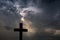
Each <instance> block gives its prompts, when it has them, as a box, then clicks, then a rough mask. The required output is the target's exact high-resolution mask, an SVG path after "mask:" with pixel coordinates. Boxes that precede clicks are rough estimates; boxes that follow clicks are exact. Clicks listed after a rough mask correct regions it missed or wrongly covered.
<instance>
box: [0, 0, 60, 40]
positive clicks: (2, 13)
mask: <svg viewBox="0 0 60 40" xmlns="http://www.w3.org/2000/svg"><path fill="white" fill-rule="evenodd" d="M15 2H18V3H19V5H22V8H25V7H28V6H33V7H35V6H36V7H37V8H38V9H42V10H43V12H42V13H36V14H28V15H27V16H26V19H28V20H29V21H31V22H32V23H33V24H34V26H35V27H36V28H38V30H40V29H44V28H45V27H48V28H55V29H60V27H59V26H60V19H59V18H60V1H59V0H8V1H7V0H0V27H2V28H7V29H8V30H9V29H11V28H14V27H16V26H17V25H16V23H19V19H20V15H19V14H17V12H16V7H14V6H13V5H14V4H15ZM0 29H1V28H0ZM3 30H5V29H3ZM41 31H43V30H41ZM2 33H3V34H2ZM7 33H8V34H7ZM0 36H1V37H0V39H1V40H5V39H6V40H10V39H11V40H18V36H17V35H16V34H15V33H13V32H4V31H2V32H0ZM5 36H6V37H5ZM12 36H13V37H12ZM57 37H59V36H57ZM15 38H16V39H15ZM54 39H55V37H53V36H51V34H48V33H45V32H43V33H39V32H38V33H36V35H34V36H33V37H26V36H24V40H54Z"/></svg>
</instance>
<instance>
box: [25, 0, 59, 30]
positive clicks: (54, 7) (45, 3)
mask: <svg viewBox="0 0 60 40" xmlns="http://www.w3.org/2000/svg"><path fill="white" fill-rule="evenodd" d="M35 1H36V2H35V3H36V4H37V7H38V8H39V9H42V10H43V13H36V15H32V14H31V15H30V14H29V15H30V17H31V16H33V17H32V19H31V18H28V17H29V16H27V17H26V18H28V19H29V20H31V21H32V22H33V23H34V24H36V25H37V26H39V25H44V27H45V26H46V27H51V28H56V29H60V12H59V11H60V1H59V0H40V3H39V2H37V0H35ZM38 1H39V0H38ZM33 3H34V1H33ZM35 6H36V5H35Z"/></svg>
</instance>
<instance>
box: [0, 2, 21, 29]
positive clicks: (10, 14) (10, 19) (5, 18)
mask: <svg viewBox="0 0 60 40" xmlns="http://www.w3.org/2000/svg"><path fill="white" fill-rule="evenodd" d="M19 20H20V15H19V14H18V13H17V11H16V7H14V6H13V3H12V2H10V1H0V27H5V28H7V29H11V28H14V27H16V26H17V25H16V24H17V23H19Z"/></svg>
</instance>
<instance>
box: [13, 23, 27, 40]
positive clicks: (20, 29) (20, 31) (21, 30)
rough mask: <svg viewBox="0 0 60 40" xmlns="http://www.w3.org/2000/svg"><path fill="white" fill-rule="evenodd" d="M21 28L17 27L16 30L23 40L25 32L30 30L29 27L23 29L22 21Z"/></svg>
mask: <svg viewBox="0 0 60 40" xmlns="http://www.w3.org/2000/svg"><path fill="white" fill-rule="evenodd" d="M19 25H20V28H19V29H18V28H15V29H14V31H19V40H22V37H23V32H27V31H28V30H27V29H23V24H22V23H20V24H19Z"/></svg>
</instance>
